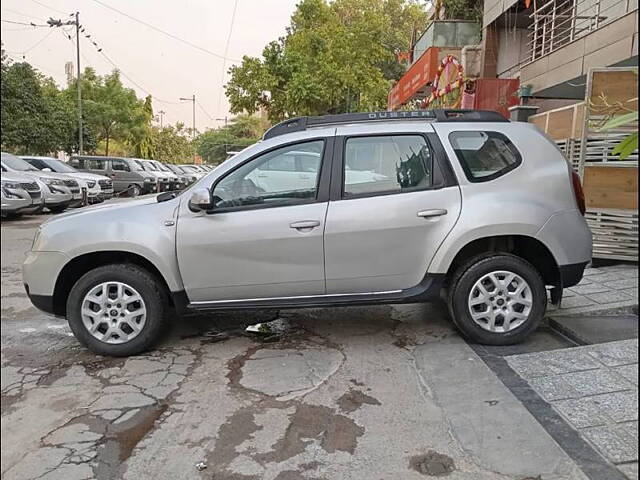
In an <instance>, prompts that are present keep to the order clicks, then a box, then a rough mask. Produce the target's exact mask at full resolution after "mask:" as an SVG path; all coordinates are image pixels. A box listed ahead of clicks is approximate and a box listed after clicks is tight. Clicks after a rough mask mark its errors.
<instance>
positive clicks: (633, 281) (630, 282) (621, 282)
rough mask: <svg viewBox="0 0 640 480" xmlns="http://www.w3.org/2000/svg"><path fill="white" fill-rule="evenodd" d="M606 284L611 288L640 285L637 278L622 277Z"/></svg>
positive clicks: (605, 283)
mask: <svg viewBox="0 0 640 480" xmlns="http://www.w3.org/2000/svg"><path fill="white" fill-rule="evenodd" d="M604 285H605V286H606V287H608V288H611V289H620V288H633V287H637V286H638V279H637V278H621V279H618V280H614V281H611V282H604Z"/></svg>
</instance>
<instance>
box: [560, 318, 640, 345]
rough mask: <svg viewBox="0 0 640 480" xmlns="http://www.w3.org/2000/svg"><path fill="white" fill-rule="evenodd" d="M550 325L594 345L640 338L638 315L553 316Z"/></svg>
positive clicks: (572, 337) (584, 342)
mask: <svg viewBox="0 0 640 480" xmlns="http://www.w3.org/2000/svg"><path fill="white" fill-rule="evenodd" d="M549 326H550V327H551V328H552V329H553V330H555V331H557V332H560V333H561V334H563V335H564V336H566V337H569V338H571V339H572V340H574V341H575V342H577V343H581V344H586V345H593V344H596V343H605V342H614V341H617V340H627V339H632V338H638V317H637V316H635V315H615V316H614V315H611V316H591V315H588V316H575V317H565V316H555V315H554V316H552V317H551V318H549Z"/></svg>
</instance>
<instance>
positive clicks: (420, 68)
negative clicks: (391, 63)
mask: <svg viewBox="0 0 640 480" xmlns="http://www.w3.org/2000/svg"><path fill="white" fill-rule="evenodd" d="M438 50H439V49H438V48H437V47H430V48H428V49H427V50H426V51H425V52H424V53H423V54H422V55H421V56H420V58H418V60H416V62H415V63H414V64H413V65H411V66H410V67H409V70H407V73H405V74H404V75H403V76H402V78H401V79H400V80H398V83H396V84H395V85H394V86H393V88H392V89H391V91H390V92H389V97H388V99H387V104H388V108H389V110H395V109H396V108H398V107H399V106H400V105H402V104H404V103H406V102H407V101H408V100H409V99H410V98H411V97H412V96H413V95H415V93H416V92H418V91H419V90H421V89H422V88H424V87H425V86H426V85H427V84H430V83H431V82H433V78H434V77H435V75H436V71H437V70H438Z"/></svg>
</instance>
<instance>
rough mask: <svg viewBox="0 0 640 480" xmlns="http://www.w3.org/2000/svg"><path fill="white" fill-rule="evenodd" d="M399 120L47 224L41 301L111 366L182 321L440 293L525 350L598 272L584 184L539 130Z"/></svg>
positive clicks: (281, 150)
mask: <svg viewBox="0 0 640 480" xmlns="http://www.w3.org/2000/svg"><path fill="white" fill-rule="evenodd" d="M399 113H402V114H403V115H406V117H405V116H398V117H394V118H390V117H389V114H388V112H379V113H362V114H346V115H331V116H329V117H305V118H302V119H290V120H287V121H285V122H283V123H282V124H278V125H276V126H274V127H272V128H271V129H270V130H268V131H267V132H266V133H265V135H264V138H263V141H261V142H258V143H257V144H255V145H253V146H251V147H249V148H247V149H245V150H243V151H242V153H239V154H238V155H236V156H235V157H234V158H233V159H231V160H229V161H228V162H224V163H223V164H222V165H220V167H219V168H217V169H216V170H215V171H213V172H211V173H210V174H209V175H208V176H207V177H206V178H204V179H202V180H201V181H200V182H198V184H197V185H196V187H195V188H192V189H189V190H188V191H185V192H184V193H177V194H171V195H170V194H167V195H159V196H157V197H154V198H148V199H140V200H138V201H136V202H129V203H127V204H118V205H110V206H108V207H107V208H101V209H95V210H94V211H91V209H89V210H85V211H84V212H83V211H79V212H77V213H74V214H71V215H67V216H64V217H63V218H59V219H53V220H51V221H49V222H46V223H45V224H43V225H42V226H41V227H40V229H39V230H38V232H37V233H36V237H35V239H34V242H33V247H32V251H31V252H29V253H28V254H27V258H26V260H25V263H24V265H23V278H24V283H25V286H26V289H27V293H28V295H29V297H30V298H31V300H32V302H33V303H34V305H36V306H37V307H39V308H41V309H43V310H44V311H46V312H49V313H53V314H55V315H62V316H65V317H66V318H67V319H68V321H69V325H70V327H71V330H72V331H73V333H74V334H75V336H76V338H78V340H79V341H80V342H82V343H83V344H84V345H85V346H87V347H88V348H90V349H91V350H92V351H94V352H96V353H98V354H101V355H118V356H121V355H132V354H136V353H138V352H141V351H143V350H145V349H148V348H149V347H151V346H152V345H153V344H154V343H155V342H156V341H157V340H158V339H159V338H160V335H161V333H162V332H163V330H164V326H165V325H166V323H167V322H168V321H170V320H172V319H174V318H175V315H174V313H176V312H177V313H178V314H180V313H188V312H193V313H196V312H203V311H212V310H229V309H261V308H269V309H271V308H273V309H280V308H301V307H325V306H347V305H363V304H385V303H419V302H430V301H437V300H439V299H440V298H442V297H445V298H446V301H447V304H448V308H449V312H450V314H451V318H452V320H453V322H454V323H455V325H456V326H457V327H458V328H459V329H460V331H461V333H462V334H463V335H465V336H466V337H468V338H469V339H470V340H471V341H473V342H477V343H482V344H489V345H510V344H513V343H517V342H521V341H523V340H524V339H526V338H527V337H528V336H529V335H530V334H531V333H532V332H533V331H535V330H536V328H537V327H538V325H539V324H540V322H541V321H542V319H543V317H544V314H545V309H546V306H547V302H548V297H550V299H551V301H552V303H554V304H556V305H557V304H558V303H559V302H560V300H561V298H562V292H563V289H564V288H566V287H571V286H573V285H576V284H577V283H578V282H579V281H580V280H581V278H582V276H583V273H584V269H585V266H586V265H587V264H588V262H589V261H590V260H591V251H592V239H591V232H590V230H589V227H588V225H587V222H586V220H585V218H584V213H585V202H584V195H583V192H582V188H581V185H580V180H579V178H578V177H577V174H576V173H575V172H574V171H573V169H572V168H571V166H570V165H569V164H568V162H567V161H566V159H565V158H564V157H563V155H562V153H561V152H560V150H558V148H557V147H556V145H555V144H554V143H553V142H551V141H550V140H549V139H548V138H547V137H546V136H545V135H544V134H542V133H541V132H540V131H539V130H538V129H537V128H536V127H535V125H532V124H529V123H520V122H509V121H507V120H505V119H504V118H503V117H502V116H501V115H499V114H498V113H495V112H478V111H471V112H464V111H459V110H456V111H450V112H449V111H442V110H437V111H433V112H432V111H417V112H399ZM302 152H305V153H306V154H305V155H302ZM292 160H293V164H292ZM297 164H300V168H298V169H297V170H296V171H295V175H288V176H287V177H286V179H285V178H284V177H282V179H280V180H279V182H278V183H277V184H275V183H274V184H273V185H271V184H269V183H266V184H265V185H264V188H262V187H260V186H258V185H256V183H255V182H254V181H253V180H252V179H253V178H257V179H260V176H259V175H260V172H270V171H279V170H278V169H277V168H275V167H278V168H281V167H283V166H286V165H289V166H291V165H293V166H294V167H295V166H296V165H297ZM350 171H351V172H360V174H358V175H355V174H354V173H351V174H349V173H348V172H350ZM306 176H309V177H311V180H312V181H309V180H310V179H308V178H303V177H306ZM105 226H107V227H108V228H105ZM547 287H549V292H550V293H549V294H548V293H547Z"/></svg>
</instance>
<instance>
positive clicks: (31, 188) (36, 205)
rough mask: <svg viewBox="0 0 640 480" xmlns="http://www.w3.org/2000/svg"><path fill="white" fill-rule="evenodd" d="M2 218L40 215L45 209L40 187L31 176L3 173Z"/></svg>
mask: <svg viewBox="0 0 640 480" xmlns="http://www.w3.org/2000/svg"><path fill="white" fill-rule="evenodd" d="M0 183H1V187H0V190H1V191H2V216H3V217H9V216H12V217H15V216H19V215H22V214H23V213H38V212H40V211H41V210H42V209H43V207H44V198H43V196H42V192H41V191H40V186H39V185H38V182H36V181H35V180H34V179H33V178H32V177H30V176H29V175H23V174H20V173H15V172H5V171H4V168H3V171H2V181H1V182H0Z"/></svg>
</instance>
